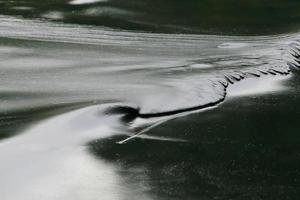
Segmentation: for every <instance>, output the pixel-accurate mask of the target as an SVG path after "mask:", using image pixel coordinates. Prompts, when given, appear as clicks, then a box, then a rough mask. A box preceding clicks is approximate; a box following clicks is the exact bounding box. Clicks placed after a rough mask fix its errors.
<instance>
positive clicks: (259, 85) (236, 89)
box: [227, 75, 291, 97]
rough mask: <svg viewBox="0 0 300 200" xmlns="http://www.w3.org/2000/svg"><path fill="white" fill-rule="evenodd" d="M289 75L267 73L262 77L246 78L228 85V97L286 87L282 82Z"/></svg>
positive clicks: (262, 92) (269, 91) (270, 91)
mask: <svg viewBox="0 0 300 200" xmlns="http://www.w3.org/2000/svg"><path fill="white" fill-rule="evenodd" d="M290 77H291V76H290V75H289V76H279V75H277V76H273V75H268V76H264V77H262V78H247V79H245V80H242V81H240V82H236V83H234V84H233V85H230V86H229V87H228V89H227V92H228V97H235V96H247V95H254V94H266V93H272V92H278V91H282V90H284V89H286V87H285V86H284V85H283V84H282V82H283V81H284V80H287V79H288V78H290Z"/></svg>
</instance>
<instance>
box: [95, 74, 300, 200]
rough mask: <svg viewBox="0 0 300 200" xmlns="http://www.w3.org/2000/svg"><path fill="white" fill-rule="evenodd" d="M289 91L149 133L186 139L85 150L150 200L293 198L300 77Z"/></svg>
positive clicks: (98, 144)
mask: <svg viewBox="0 0 300 200" xmlns="http://www.w3.org/2000/svg"><path fill="white" fill-rule="evenodd" d="M285 84H286V87H288V88H289V89H288V90H287V91H283V92H281V93H269V94H264V95H253V96H244V97H237V98H231V99H229V100H227V101H226V102H225V103H224V104H222V105H220V106H219V107H218V108H216V109H214V110H209V111H206V112H203V113H198V114H192V115H189V116H185V117H181V118H177V119H174V120H172V121H169V122H167V123H165V124H163V125H161V126H159V127H157V128H155V129H153V130H151V131H150V132H148V133H147V134H149V135H152V136H164V137H172V138H180V139H185V140H188V142H171V141H160V140H145V139H140V138H139V139H135V140H132V141H130V142H128V143H126V144H122V145H119V144H116V143H115V142H117V141H119V140H122V139H124V137H123V136H115V137H113V138H109V139H106V140H100V141H95V142H93V143H91V144H90V145H89V147H90V151H91V152H92V153H93V155H95V156H96V157H99V159H105V160H107V161H108V162H111V163H114V164H116V165H117V166H120V171H119V173H120V175H121V177H123V178H124V180H125V182H128V184H130V183H131V182H135V183H138V184H137V187H140V189H141V190H143V191H144V192H146V193H149V194H150V195H151V196H152V197H153V198H154V199H243V200H244V199H270V200H271V199H272V200H273V199H278V200H279V199H295V200H296V199H298V197H299V195H300V134H299V128H300V126H299V116H300V107H299V106H298V103H299V102H300V93H299V91H300V87H299V85H300V77H299V74H296V75H295V76H293V77H292V79H291V80H290V81H288V82H286V83H285Z"/></svg>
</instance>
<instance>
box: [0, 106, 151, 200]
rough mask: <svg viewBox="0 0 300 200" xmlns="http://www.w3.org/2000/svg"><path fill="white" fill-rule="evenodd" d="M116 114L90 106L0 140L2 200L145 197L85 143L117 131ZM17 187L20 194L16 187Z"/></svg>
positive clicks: (83, 199) (0, 189)
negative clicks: (93, 153) (132, 188)
mask: <svg viewBox="0 0 300 200" xmlns="http://www.w3.org/2000/svg"><path fill="white" fill-rule="evenodd" d="M118 120H119V119H118V117H117V116H116V115H114V116H105V115H103V113H102V115H101V106H92V107H88V108H84V109H80V110H77V111H73V112H69V113H66V114H63V115H60V116H57V117H54V118H52V119H49V120H45V121H43V122H41V123H39V124H37V125H34V126H33V127H31V128H29V129H28V130H27V131H25V132H23V134H22V135H19V136H17V137H14V138H11V139H8V140H4V141H2V142H1V143H0V161H1V164H0V177H1V178H0V185H1V187H0V197H1V200H41V199H42V200H66V199H72V200H96V199H99V198H100V199H103V200H111V199H114V200H119V199H120V200H121V199H122V200H124V199H128V200H129V199H140V198H142V199H147V198H148V197H147V196H145V195H143V194H139V192H138V191H137V190H135V192H130V191H131V190H130V186H126V185H125V184H124V183H123V182H122V179H121V178H120V177H119V175H118V174H117V168H116V167H115V166H112V165H110V164H107V163H105V162H103V161H101V160H97V161H96V160H95V159H93V158H92V156H91V155H90V154H89V153H88V152H87V150H86V147H85V143H86V142H89V141H92V140H94V139H99V138H105V137H108V136H112V135H114V134H119V133H118V131H117V127H118V126H120V123H119V121H118ZM16 188H17V192H16V191H15V190H16Z"/></svg>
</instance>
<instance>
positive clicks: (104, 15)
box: [0, 0, 300, 35]
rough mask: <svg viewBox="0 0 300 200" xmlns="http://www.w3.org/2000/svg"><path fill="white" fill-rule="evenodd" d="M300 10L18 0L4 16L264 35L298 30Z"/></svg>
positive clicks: (227, 2)
mask: <svg viewBox="0 0 300 200" xmlns="http://www.w3.org/2000/svg"><path fill="white" fill-rule="evenodd" d="M88 2H91V3H88ZM299 6H300V3H299V1H298V0H287V1H283V0H264V1H261V0H243V1H239V0H189V1H182V0H163V1H161V0H143V1H140V0H98V1H97V0H94V1H92V0H91V1H80V0H73V1H66V0H45V1H43V2H40V1H38V0H27V1H21V0H15V1H2V3H1V8H0V12H1V13H3V14H9V15H20V16H23V17H27V18H32V17H34V18H44V19H50V20H55V21H63V22H68V23H76V24H77V23H80V24H90V25H101V26H108V27H112V28H120V29H127V30H128V29H130V30H137V31H147V32H149V31H150V32H167V33H210V34H233V35H241V34H242V35H245V34H246V35H247V34H255V35H260V34H270V33H279V32H280V33H284V32H286V31H295V30H298V29H299V25H300V24H299V19H300V14H299Z"/></svg>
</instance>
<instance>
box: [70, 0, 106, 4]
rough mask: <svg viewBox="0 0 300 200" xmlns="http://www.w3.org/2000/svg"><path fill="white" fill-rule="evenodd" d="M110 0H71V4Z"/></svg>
mask: <svg viewBox="0 0 300 200" xmlns="http://www.w3.org/2000/svg"><path fill="white" fill-rule="evenodd" d="M106 1H108V0H73V1H70V4H71V5H82V4H91V3H97V2H106Z"/></svg>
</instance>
